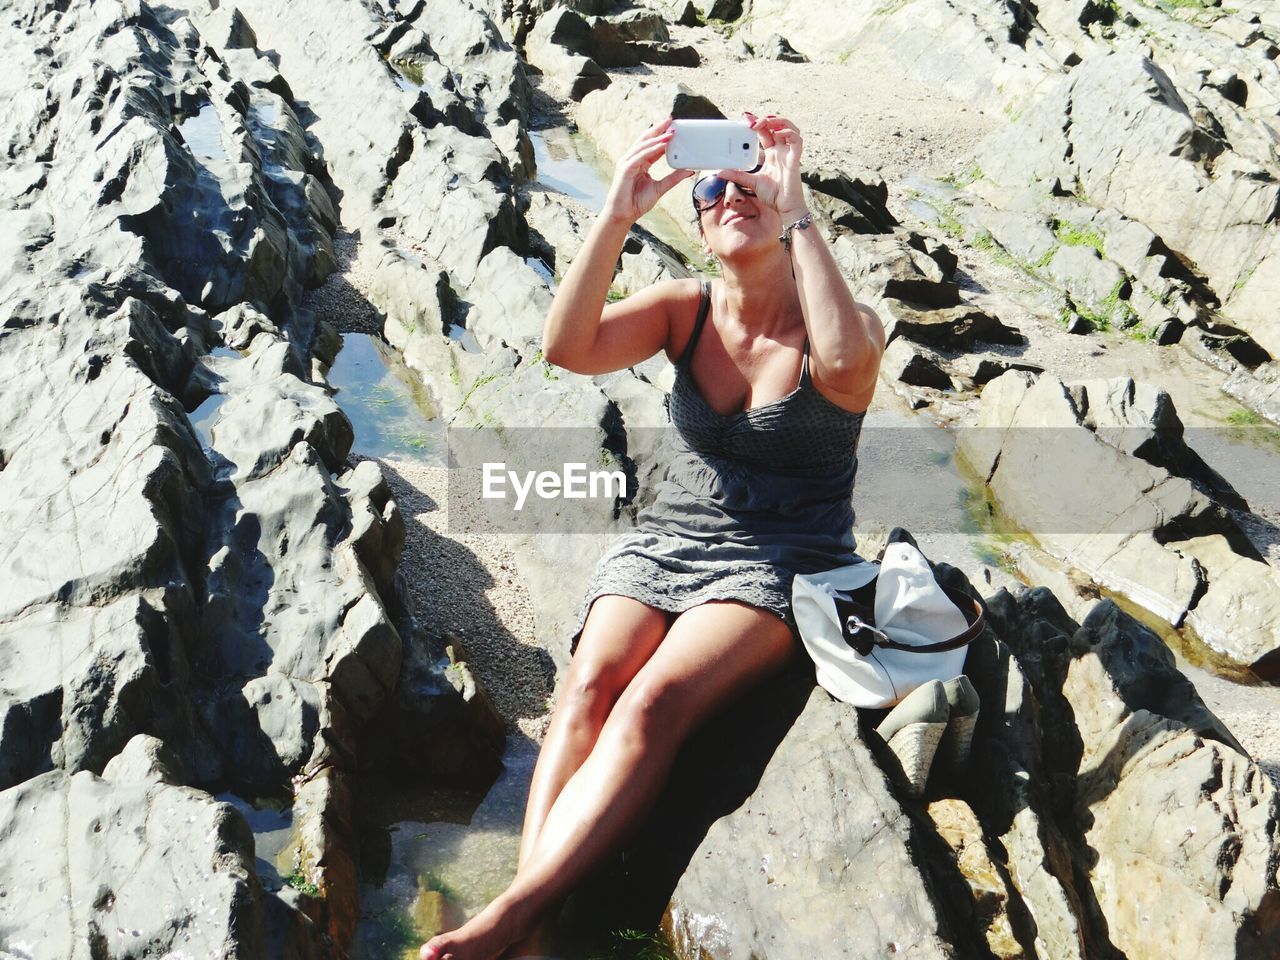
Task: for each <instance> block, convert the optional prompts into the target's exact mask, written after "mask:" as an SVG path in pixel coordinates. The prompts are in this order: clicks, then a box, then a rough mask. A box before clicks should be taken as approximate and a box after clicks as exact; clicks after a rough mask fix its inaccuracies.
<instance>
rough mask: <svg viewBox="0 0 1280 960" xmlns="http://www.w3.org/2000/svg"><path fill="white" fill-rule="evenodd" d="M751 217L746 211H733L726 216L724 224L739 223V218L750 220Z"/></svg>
mask: <svg viewBox="0 0 1280 960" xmlns="http://www.w3.org/2000/svg"><path fill="white" fill-rule="evenodd" d="M750 219H751V217H750V216H748V215H747V214H745V213H731V214H729V216H727V217H725V218H724V225H725V226H726V227H727V226H728V225H729V224H731V223H737V222H738V221H739V220H750Z"/></svg>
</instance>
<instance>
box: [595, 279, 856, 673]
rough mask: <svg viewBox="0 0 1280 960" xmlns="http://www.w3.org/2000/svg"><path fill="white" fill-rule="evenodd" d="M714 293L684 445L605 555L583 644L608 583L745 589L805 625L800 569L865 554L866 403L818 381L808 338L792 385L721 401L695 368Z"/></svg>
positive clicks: (695, 590)
mask: <svg viewBox="0 0 1280 960" xmlns="http://www.w3.org/2000/svg"><path fill="white" fill-rule="evenodd" d="M710 297H711V294H710V285H709V283H708V282H706V281H704V282H703V284H702V299H701V303H700V305H699V309H698V318H697V321H696V322H695V324H694V328H693V334H692V335H691V336H690V338H689V344H688V346H686V347H685V350H684V353H683V354H682V355H681V356H680V358H679V360H677V361H676V374H675V383H674V385H673V387H672V389H671V395H670V396H669V397H668V400H667V409H668V413H669V414H670V417H671V422H672V425H673V426H674V427H675V431H676V436H675V448H676V449H675V454H674V456H673V457H672V459H671V461H670V463H669V464H668V466H667V469H666V473H665V474H664V476H663V479H662V481H661V482H660V483H659V485H658V489H657V491H656V496H655V498H654V500H653V503H652V504H651V505H650V506H648V507H646V508H645V509H644V510H642V511H641V512H640V515H639V517H638V522H637V525H636V526H635V527H634V528H633V529H631V530H629V531H628V532H626V533H624V534H622V535H621V536H619V537H618V538H617V539H616V540H615V541H614V542H613V544H612V545H611V546H610V547H609V548H608V549H607V550H606V551H605V553H604V555H603V556H602V557H601V558H600V560H599V562H598V564H597V565H596V569H595V572H594V573H593V574H592V577H591V579H590V581H589V582H588V585H587V589H586V593H585V597H584V599H583V601H582V605H581V608H580V609H579V612H578V621H577V627H576V628H575V630H574V632H573V638H572V640H571V642H570V652H571V653H572V652H573V651H576V649H577V644H578V639H579V637H580V635H581V633H582V627H583V624H584V623H585V622H586V618H587V614H588V612H589V611H590V609H591V604H592V603H594V602H595V600H596V598H597V597H601V596H604V595H605V594H619V595H621V596H626V597H633V598H635V599H636V600H640V601H641V602H643V603H646V604H648V605H650V606H652V607H656V608H658V609H661V610H667V611H671V612H675V613H680V612H683V611H685V610H688V609H690V608H692V607H695V606H698V605H699V604H702V603H706V602H707V601H709V600H739V601H742V602H744V603H748V604H751V605H752V606H755V607H760V608H762V609H764V610H768V611H770V612H772V613H774V614H776V615H777V616H778V617H780V618H782V620H783V621H784V622H786V623H787V625H788V626H789V627H790V628H791V629H792V631H793V632H794V631H795V629H796V628H795V621H794V620H793V619H792V617H791V579H792V577H793V576H795V574H797V573H815V572H817V571H820V570H827V569H830V568H831V567H834V566H840V565H843V564H848V563H852V562H853V561H854V556H855V555H854V536H853V504H852V496H853V484H854V478H855V475H856V473H857V468H858V460H857V448H858V438H859V436H860V434H861V431H862V421H863V417H864V414H862V413H851V412H850V411H848V410H844V409H843V408H841V407H838V406H836V405H835V404H834V403H832V402H831V401H830V400H828V399H827V398H826V397H824V396H823V395H822V394H821V393H819V392H818V390H817V388H816V387H815V386H814V385H813V381H812V379H811V378H810V375H809V343H808V340H807V339H806V341H805V346H804V360H803V362H802V364H801V370H800V382H799V384H798V385H797V386H796V388H795V389H794V390H793V391H791V393H789V394H787V395H786V396H785V397H782V398H780V399H778V400H775V401H773V402H772V403H767V404H764V405H762V406H759V407H753V408H750V409H747V410H743V411H740V412H738V413H734V414H729V415H728V416H725V415H721V414H719V413H717V412H716V411H715V410H713V409H712V408H711V406H710V405H709V404H708V403H707V401H706V399H705V398H704V397H703V396H702V393H701V391H700V390H699V389H698V385H697V384H696V383H695V382H694V379H693V374H692V372H691V371H690V358H691V357H692V356H693V350H694V347H695V346H696V344H697V342H698V337H699V336H700V335H701V333H702V328H703V325H704V323H705V321H706V317H707V313H708V310H709V308H710V303H711V299H710Z"/></svg>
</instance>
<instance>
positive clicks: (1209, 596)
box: [1174, 535, 1280, 681]
mask: <svg viewBox="0 0 1280 960" xmlns="http://www.w3.org/2000/svg"><path fill="white" fill-rule="evenodd" d="M1174 547H1175V549H1177V551H1178V552H1179V553H1180V554H1183V555H1184V556H1189V557H1191V558H1192V560H1193V562H1194V563H1195V564H1196V565H1197V566H1198V567H1199V568H1200V570H1202V571H1203V574H1202V576H1203V579H1204V580H1205V582H1206V584H1207V586H1206V588H1205V589H1204V591H1203V594H1202V595H1201V596H1200V597H1198V598H1197V600H1196V603H1195V605H1194V606H1193V607H1192V608H1191V609H1190V610H1188V611H1187V620H1186V623H1187V626H1188V627H1190V628H1191V629H1192V630H1194V631H1195V634H1196V637H1197V638H1198V639H1199V640H1201V641H1202V642H1203V643H1205V644H1206V645H1208V646H1209V647H1210V648H1211V649H1212V650H1214V651H1215V652H1217V653H1218V654H1220V655H1222V656H1225V657H1226V659H1227V660H1228V661H1229V662H1230V663H1233V664H1244V665H1246V666H1248V667H1249V668H1250V669H1251V670H1252V671H1253V672H1254V673H1255V674H1256V675H1257V676H1259V677H1261V678H1262V679H1263V680H1270V681H1274V680H1276V679H1280V635H1278V631H1280V590H1278V589H1277V587H1280V577H1278V576H1277V573H1276V570H1275V569H1274V568H1273V567H1271V566H1268V565H1267V564H1266V563H1263V562H1262V561H1260V560H1255V559H1253V558H1251V557H1242V556H1240V554H1239V553H1237V552H1236V551H1235V550H1233V549H1232V547H1231V544H1230V543H1229V542H1228V541H1227V539H1226V538H1225V537H1223V536H1221V535H1212V536H1208V537H1193V538H1191V539H1189V540H1184V541H1179V542H1178V543H1177V544H1175V545H1174Z"/></svg>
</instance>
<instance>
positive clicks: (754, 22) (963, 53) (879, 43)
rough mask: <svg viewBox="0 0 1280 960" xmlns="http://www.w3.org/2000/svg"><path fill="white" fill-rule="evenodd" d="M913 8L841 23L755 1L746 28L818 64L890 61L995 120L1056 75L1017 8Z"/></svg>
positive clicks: (753, 37)
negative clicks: (777, 37) (780, 40)
mask: <svg viewBox="0 0 1280 960" xmlns="http://www.w3.org/2000/svg"><path fill="white" fill-rule="evenodd" d="M702 2H703V0H700V2H699V6H702ZM915 6H916V5H915V4H911V5H908V6H902V7H899V6H894V5H888V4H884V5H881V6H878V7H868V8H867V9H866V10H865V11H864V12H862V13H860V15H857V16H852V17H846V18H842V17H838V16H837V17H832V16H829V15H827V14H829V11H828V9H827V8H826V7H823V6H821V5H818V4H810V3H796V2H794V0H791V2H788V0H752V2H751V4H750V8H749V9H750V14H749V16H748V17H747V18H745V22H744V26H745V27H746V28H747V29H749V31H750V35H749V37H748V39H749V40H750V41H751V42H752V43H758V42H759V41H760V40H762V39H764V38H765V37H767V36H768V35H769V34H772V33H779V34H782V35H783V36H785V37H787V38H788V40H790V41H791V42H792V43H793V44H795V45H796V46H797V47H798V48H799V49H801V50H803V51H805V53H807V54H808V55H809V56H810V57H811V58H813V59H815V60H823V61H827V62H842V63H843V62H850V63H857V62H860V61H861V62H875V61H876V60H877V59H878V58H880V57H887V58H891V59H892V60H893V61H894V62H897V63H899V64H901V65H902V68H903V70H904V71H905V72H906V75H907V76H910V77H912V78H913V79H914V80H917V81H919V82H921V83H924V84H925V85H927V86H929V87H931V88H933V89H936V90H946V91H948V92H949V93H950V94H951V95H952V96H953V97H955V98H957V99H958V100H963V101H964V102H966V103H970V104H973V105H974V106H975V107H976V108H977V109H980V110H983V111H985V112H989V113H990V114H992V115H998V114H1000V113H1001V111H1002V110H1003V109H1004V108H1005V105H1006V104H1010V105H1011V106H1012V105H1014V104H1016V103H1017V102H1018V101H1020V100H1021V99H1022V98H1023V97H1028V98H1029V99H1034V98H1033V97H1031V96H1030V95H1031V94H1033V93H1034V91H1035V90H1036V88H1037V86H1038V85H1039V84H1040V83H1043V82H1044V78H1045V76H1046V74H1047V73H1049V72H1050V71H1053V73H1056V72H1057V71H1058V69H1059V68H1058V63H1057V62H1056V61H1055V60H1054V59H1053V58H1052V56H1051V55H1050V54H1049V53H1048V52H1047V48H1048V46H1049V43H1050V41H1051V40H1052V39H1053V37H1051V36H1050V35H1049V34H1047V33H1046V32H1045V29H1044V28H1043V27H1041V26H1040V24H1039V22H1038V21H1037V19H1035V18H1028V17H1027V16H1026V14H1025V13H1024V12H1023V11H1022V10H1021V9H1020V8H1003V7H1002V8H999V9H990V8H985V7H983V8H980V9H975V8H971V7H968V6H965V7H962V8H961V7H954V6H950V5H948V4H946V3H927V4H925V5H924V6H923V7H919V8H917V9H912V8H913V7H915ZM1077 29H1078V28H1077Z"/></svg>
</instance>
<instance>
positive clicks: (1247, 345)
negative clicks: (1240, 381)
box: [1181, 323, 1271, 375]
mask: <svg viewBox="0 0 1280 960" xmlns="http://www.w3.org/2000/svg"><path fill="white" fill-rule="evenodd" d="M1181 342H1182V344H1183V346H1184V347H1186V349H1187V350H1188V351H1190V352H1191V353H1192V354H1193V355H1194V356H1196V357H1199V358H1200V359H1201V360H1204V361H1205V362H1206V363H1208V364H1210V365H1211V366H1214V367H1217V368H1218V369H1219V370H1222V371H1223V372H1225V373H1228V374H1232V375H1234V374H1235V373H1236V372H1237V371H1238V370H1240V369H1242V368H1243V369H1245V370H1252V369H1254V368H1255V367H1260V366H1262V364H1264V363H1267V362H1269V361H1270V360H1271V355H1270V354H1268V353H1267V351H1266V350H1264V349H1262V347H1261V346H1259V344H1258V343H1257V341H1255V340H1254V339H1253V338H1252V337H1251V336H1249V335H1248V334H1247V333H1245V332H1244V331H1243V330H1239V329H1237V328H1235V327H1232V326H1229V325H1228V324H1225V323H1203V324H1197V325H1195V326H1194V327H1191V328H1190V329H1188V330H1187V331H1186V332H1185V333H1184V334H1183V337H1182V341H1181Z"/></svg>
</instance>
